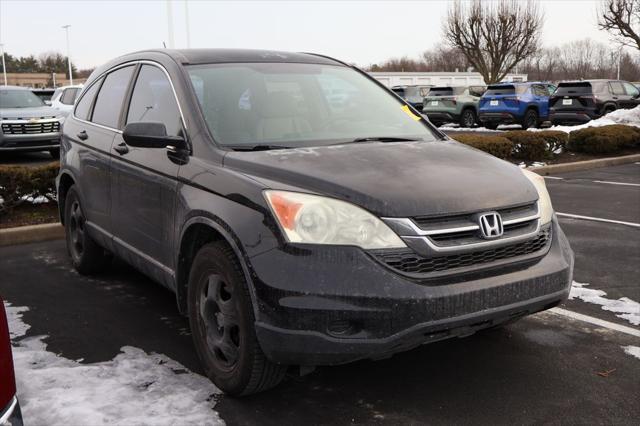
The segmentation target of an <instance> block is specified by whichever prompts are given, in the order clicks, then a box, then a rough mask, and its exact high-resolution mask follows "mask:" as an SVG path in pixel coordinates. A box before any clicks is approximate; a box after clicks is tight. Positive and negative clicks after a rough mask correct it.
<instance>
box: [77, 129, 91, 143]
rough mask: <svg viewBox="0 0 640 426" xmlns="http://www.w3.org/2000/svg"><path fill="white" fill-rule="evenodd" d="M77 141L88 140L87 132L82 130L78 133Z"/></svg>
mask: <svg viewBox="0 0 640 426" xmlns="http://www.w3.org/2000/svg"><path fill="white" fill-rule="evenodd" d="M78 139H80V140H83V141H86V140H87V139H89V135H87V131H86V130H83V131H81V132H80V133H78Z"/></svg>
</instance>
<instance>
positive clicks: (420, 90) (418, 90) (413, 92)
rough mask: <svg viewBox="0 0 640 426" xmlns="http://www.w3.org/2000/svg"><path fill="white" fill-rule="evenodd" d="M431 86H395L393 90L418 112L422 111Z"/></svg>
mask: <svg viewBox="0 0 640 426" xmlns="http://www.w3.org/2000/svg"><path fill="white" fill-rule="evenodd" d="M431 87H433V86H430V85H414V86H393V87H392V88H391V90H392V91H393V92H394V93H395V94H397V95H398V96H400V97H401V98H402V99H404V100H405V101H407V102H408V103H409V104H411V106H412V107H414V108H415V109H417V110H418V111H420V110H422V104H423V102H424V98H425V96H427V94H428V93H429V89H430V88H431Z"/></svg>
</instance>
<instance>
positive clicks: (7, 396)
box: [0, 297, 22, 426]
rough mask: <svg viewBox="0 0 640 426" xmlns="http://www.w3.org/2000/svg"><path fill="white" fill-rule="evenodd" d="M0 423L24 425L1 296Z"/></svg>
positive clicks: (12, 425)
mask: <svg viewBox="0 0 640 426" xmlns="http://www.w3.org/2000/svg"><path fill="white" fill-rule="evenodd" d="M0 425H2V426H4V425H11V426H22V414H21V412H20V403H19V402H18V397H17V396H16V379H15V374H14V372H13V356H12V354H11V341H10V340H9V325H8V324H7V314H6V312H5V309H4V302H3V301H2V298H1V297H0Z"/></svg>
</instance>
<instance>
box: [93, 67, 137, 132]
mask: <svg viewBox="0 0 640 426" xmlns="http://www.w3.org/2000/svg"><path fill="white" fill-rule="evenodd" d="M132 73H133V66H128V67H124V68H120V69H117V70H115V71H113V72H111V73H109V74H108V75H107V77H106V78H105V80H104V83H103V84H102V88H100V93H98V99H97V100H96V105H95V107H94V108H93V116H92V117H91V121H92V122H94V123H97V124H102V125H103V126H108V127H112V128H114V129H115V128H117V127H118V120H119V118H120V111H121V110H122V101H123V100H124V96H125V93H126V91H127V86H128V85H129V81H131V74H132Z"/></svg>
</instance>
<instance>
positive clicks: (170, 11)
mask: <svg viewBox="0 0 640 426" xmlns="http://www.w3.org/2000/svg"><path fill="white" fill-rule="evenodd" d="M167 32H168V33H169V34H168V35H169V49H173V48H174V47H175V45H174V44H173V8H172V7H171V0H167Z"/></svg>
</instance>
